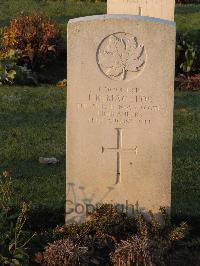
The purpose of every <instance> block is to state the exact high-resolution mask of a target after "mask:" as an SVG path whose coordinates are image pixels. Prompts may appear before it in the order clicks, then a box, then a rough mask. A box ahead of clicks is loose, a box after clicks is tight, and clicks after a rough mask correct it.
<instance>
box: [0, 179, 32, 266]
mask: <svg viewBox="0 0 200 266" xmlns="http://www.w3.org/2000/svg"><path fill="white" fill-rule="evenodd" d="M12 195H13V185H12V180H11V178H10V177H9V178H8V177H1V178H0V202H1V204H0V264H1V265H10V266H13V265H14V266H15V265H16V266H17V265H28V261H29V256H28V253H27V250H26V246H27V244H28V242H29V241H30V239H31V238H32V237H30V236H29V235H27V233H26V232H25V231H24V230H23V227H24V224H25V222H26V219H27V213H28V209H29V206H28V205H27V204H26V203H22V206H21V209H20V211H19V212H18V211H17V212H14V213H13V210H12V208H11V197H12Z"/></svg>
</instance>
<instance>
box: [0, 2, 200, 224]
mask: <svg viewBox="0 0 200 266" xmlns="http://www.w3.org/2000/svg"><path fill="white" fill-rule="evenodd" d="M38 10H40V11H44V12H46V13H47V14H48V15H49V16H50V17H51V18H52V19H53V20H54V21H55V22H56V23H58V25H59V27H60V29H61V30H62V34H63V36H64V37H65V38H66V33H65V32H66V24H67V21H68V19H69V18H73V17H78V16H84V15H90V14H101V13H105V10H106V6H105V3H96V4H94V3H89V2H86V3H83V2H74V1H72V0H67V1H36V0H35V1H34V0H32V1H31V0H20V1H14V0H0V26H5V25H8V23H9V20H10V19H11V18H13V17H14V16H16V15H17V14H18V13H20V12H22V11H31V12H32V11H38ZM188 21H189V23H188ZM176 22H177V28H178V31H189V32H194V33H195V34H196V33H198V32H199V30H200V6H194V5H189V6H177V8H176ZM63 72H65V71H63ZM199 103H200V93H199V92H178V91H176V97H175V114H174V149H173V177H172V213H173V216H174V217H176V218H179V219H182V218H187V219H188V220H189V221H190V222H191V223H192V222H193V221H196V220H198V219H199V220H200V197H199V195H200V193H199V192H200V187H199V184H200V158H199V154H198V152H199V150H200V124H199V123H198V121H199V120H200V105H199ZM65 105H66V94H65V92H64V90H62V89H59V88H57V87H56V86H55V85H40V86H38V87H19V86H12V87H9V86H2V87H0V132H1V134H0V172H3V171H4V170H6V169H8V170H12V173H13V180H14V183H15V189H16V191H17V196H16V197H15V198H13V204H14V205H16V206H17V205H18V203H19V202H20V201H21V200H27V201H30V202H31V214H30V215H31V220H30V224H31V225H32V227H33V228H36V227H37V226H38V225H39V222H38V221H40V225H42V224H46V225H47V224H48V225H50V224H51V225H52V226H54V225H55V224H57V223H58V222H61V223H62V222H63V221H64V220H63V218H64V200H65V116H66V112H65ZM40 156H44V157H50V156H55V157H56V158H58V159H59V160H60V163H59V164H58V165H55V166H45V165H41V164H39V162H38V158H39V157H40Z"/></svg>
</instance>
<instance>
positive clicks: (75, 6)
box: [0, 0, 200, 37]
mask: <svg viewBox="0 0 200 266" xmlns="http://www.w3.org/2000/svg"><path fill="white" fill-rule="evenodd" d="M34 11H42V12H45V13H46V14H47V15H48V16H49V17H50V18H51V19H52V20H53V21H55V22H56V23H58V25H59V27H60V28H61V30H62V32H63V36H65V37H66V24H67V21H68V20H69V19H71V18H75V17H80V16H87V15H95V14H104V13H106V3H101V2H99V3H90V2H89V1H86V2H81V1H75V0H60V1H50V0H49V1H41V0H19V1H16V0H0V26H6V25H8V24H9V21H10V19H12V18H13V17H16V16H17V15H18V14H20V12H34ZM175 20H176V22H177V29H178V31H197V30H200V5H177V6H176V16H175Z"/></svg>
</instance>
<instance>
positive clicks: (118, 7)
mask: <svg viewBox="0 0 200 266" xmlns="http://www.w3.org/2000/svg"><path fill="white" fill-rule="evenodd" d="M174 8H175V0H108V1H107V13H108V14H129V15H140V16H148V17H155V18H161V19H167V20H172V21H174Z"/></svg>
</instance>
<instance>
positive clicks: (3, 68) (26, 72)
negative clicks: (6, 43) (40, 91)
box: [0, 49, 38, 85]
mask: <svg viewBox="0 0 200 266" xmlns="http://www.w3.org/2000/svg"><path fill="white" fill-rule="evenodd" d="M20 56H21V52H20V51H19V50H14V49H10V50H9V51H8V52H5V51H3V50H1V51H0V85H2V84H9V85H11V84H14V83H17V84H21V85H32V84H34V85H37V83H38V82H37V76H36V74H35V73H33V72H32V71H31V70H30V69H28V68H27V67H26V66H20V65H17V61H18V59H19V58H20Z"/></svg>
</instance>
